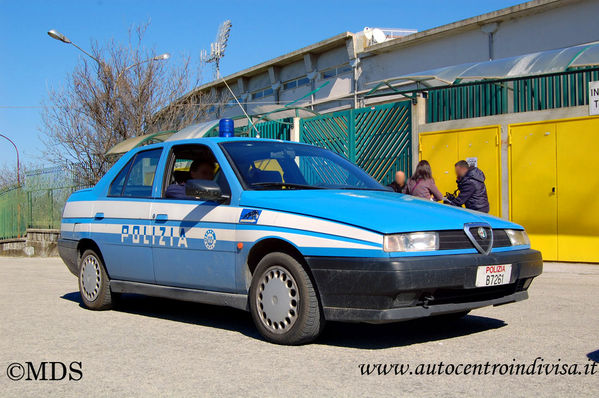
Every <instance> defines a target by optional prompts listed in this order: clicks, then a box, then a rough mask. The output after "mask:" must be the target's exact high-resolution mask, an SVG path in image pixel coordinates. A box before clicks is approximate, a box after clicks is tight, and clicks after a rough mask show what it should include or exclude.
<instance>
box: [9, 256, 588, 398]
mask: <svg viewBox="0 0 599 398" xmlns="http://www.w3.org/2000/svg"><path fill="white" fill-rule="evenodd" d="M598 291H599V266H596V265H584V264H546V266H545V273H544V274H543V275H542V276H541V277H539V278H538V279H537V280H536V281H535V282H534V283H533V285H532V287H531V288H530V295H531V298H530V299H529V300H527V301H525V302H522V303H517V304H512V305H507V306H502V307H496V308H484V309H480V310H477V311H474V312H473V313H471V315H470V316H468V317H466V318H465V319H463V320H460V321H452V322H441V321H432V320H426V321H413V322H408V323H397V324H389V325H360V324H358V325H355V324H342V323H329V324H328V325H327V329H326V330H325V333H324V335H323V336H322V337H321V338H320V339H319V340H318V341H317V342H316V343H314V344H311V345H307V346H301V347H283V346H276V345H272V344H269V343H266V342H264V341H263V340H262V339H261V338H260V337H259V335H258V334H257V332H256V331H255V329H254V326H253V324H252V322H251V319H250V316H249V315H248V314H246V313H244V312H242V311H237V310H233V309H226V308H219V307H212V306H207V305H200V304H192V303H182V302H177V301H172V300H165V299H153V298H144V297H141V296H135V295H127V296H125V297H124V298H123V300H122V303H121V305H120V307H119V308H118V310H113V311H105V312H93V311H88V310H86V309H84V308H82V307H81V304H80V299H79V293H78V291H77V281H76V278H75V277H74V276H72V275H71V274H70V273H69V272H68V271H67V269H66V267H65V266H64V265H63V264H62V262H61V261H60V259H57V258H50V259H41V258H33V259H24V258H6V257H4V258H1V257H0V319H1V321H0V330H1V335H0V336H1V339H0V391H2V394H1V395H2V396H40V395H42V394H44V395H46V394H47V395H50V396H77V397H81V396H90V397H93V396H106V395H108V394H112V395H123V396H142V395H148V394H151V395H161V396H183V395H186V396H189V395H193V396H197V395H199V396H221V395H235V396H240V395H243V396H363V395H368V396H374V395H385V396H415V395H418V396H458V395H463V396H494V397H496V396H510V397H520V396H531V395H533V394H534V395H537V396H565V395H567V396H596V394H597V391H599V363H597V362H599V339H598V337H599V334H598V331H599V299H598V297H597V292H598ZM537 357H540V358H541V359H538V360H537V365H538V364H558V365H560V368H559V369H562V368H561V366H562V365H567V366H568V369H572V368H570V366H571V365H572V364H578V368H577V369H579V370H584V369H583V367H584V366H585V365H586V366H587V368H590V366H591V365H592V364H595V363H597V365H595V366H597V369H596V373H595V375H518V376H509V375H503V376H502V375H499V374H496V375H455V374H452V375H446V374H443V375H416V374H412V375H409V374H407V375H395V369H401V368H399V367H397V368H396V367H393V365H392V364H408V365H409V366H410V370H412V371H413V370H414V369H417V367H418V365H419V364H431V365H432V364H438V363H439V362H440V361H442V362H443V363H444V366H445V367H447V366H449V365H454V366H457V365H458V364H463V365H466V364H477V363H478V364H484V363H486V362H489V363H490V366H492V365H493V364H507V365H509V364H514V363H523V364H530V363H533V361H534V360H535V358H537ZM27 361H29V362H32V363H34V364H38V365H39V363H40V362H42V361H47V362H52V361H55V362H63V363H65V364H66V365H67V366H69V365H70V364H71V362H81V370H80V372H81V373H82V377H81V380H78V381H69V380H68V377H65V379H64V380H62V381H41V380H37V381H36V380H30V381H27V380H24V379H21V380H19V381H11V380H10V379H9V378H8V376H7V367H8V366H9V365H10V364H11V363H14V362H17V363H21V364H25V366H26V362H27ZM360 364H371V365H373V366H377V365H376V364H391V366H390V367H389V369H393V371H392V372H391V374H389V375H386V376H385V375H370V376H368V375H361V371H360ZM507 365H506V366H507ZM74 366H75V368H77V367H78V366H79V365H76V364H75V365H74ZM362 369H364V367H363V368H362ZM372 369H380V368H374V367H373V368H372ZM420 369H421V370H422V369H424V368H423V367H422V366H421V367H420ZM429 369H430V368H429ZM437 369H438V368H437ZM462 369H463V368H462ZM498 369H499V368H498ZM506 369H507V368H506ZM17 370H18V369H17ZM560 371H561V370H560ZM377 372H378V371H377ZM59 373H60V369H59V370H58V371H57V374H59ZM375 373H376V372H375ZM71 375H72V376H73V377H74V378H78V373H77V372H74V373H73V372H71ZM47 377H49V376H47ZM57 378H59V376H57Z"/></svg>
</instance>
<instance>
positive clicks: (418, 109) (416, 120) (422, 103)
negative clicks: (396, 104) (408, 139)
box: [412, 95, 426, 170]
mask: <svg viewBox="0 0 599 398" xmlns="http://www.w3.org/2000/svg"><path fill="white" fill-rule="evenodd" d="M425 123H426V99H425V98H422V96H421V95H418V96H417V97H416V98H415V100H413V101H412V170H414V169H416V165H417V164H418V159H419V157H420V142H419V137H420V126H421V125H423V124H425Z"/></svg>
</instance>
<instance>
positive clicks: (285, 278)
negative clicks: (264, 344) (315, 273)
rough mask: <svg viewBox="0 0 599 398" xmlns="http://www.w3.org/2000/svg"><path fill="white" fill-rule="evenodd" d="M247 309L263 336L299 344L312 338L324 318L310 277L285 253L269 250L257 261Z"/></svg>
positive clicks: (319, 328)
mask: <svg viewBox="0 0 599 398" xmlns="http://www.w3.org/2000/svg"><path fill="white" fill-rule="evenodd" d="M249 300H250V311H251V313H252V318H253V320H254V324H255V325H256V327H257V328H258V331H259V332H260V334H261V335H262V336H264V338H265V339H267V340H268V341H270V342H273V343H277V344H287V345H298V344H304V343H308V342H310V341H313V340H314V339H316V338H317V337H318V335H319V334H320V332H321V331H322V328H323V327H324V317H323V314H322V310H321V308H320V303H319V301H318V296H317V294H316V290H315V289H314V285H313V284H312V281H311V279H310V276H309V275H308V273H307V272H306V270H305V269H304V267H303V266H302V265H301V264H300V263H299V262H298V261H297V260H296V259H294V258H293V257H291V256H289V255H288V254H285V253H270V254H268V255H266V256H264V258H263V259H262V260H261V261H260V263H258V266H257V267H256V270H255V271H254V277H253V279H252V285H251V287H250V297H249Z"/></svg>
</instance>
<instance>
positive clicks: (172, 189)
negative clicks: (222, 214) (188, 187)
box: [162, 144, 231, 200]
mask: <svg viewBox="0 0 599 398" xmlns="http://www.w3.org/2000/svg"><path fill="white" fill-rule="evenodd" d="M166 167H167V170H166V173H165V175H166V184H165V188H164V189H163V195H162V197H163V198H166V199H188V200H194V198H192V197H189V196H187V195H186V193H185V183H186V182H187V181H188V180H210V181H214V182H216V183H217V184H218V185H219V187H220V189H221V191H222V192H223V193H225V194H228V195H230V193H231V190H230V188H229V184H228V183H227V181H226V178H225V176H224V174H223V173H222V170H221V168H220V165H219V164H218V162H217V161H216V157H215V156H214V154H213V153H212V150H211V149H210V148H208V147H207V146H205V145H199V144H185V145H177V146H174V147H173V149H172V151H171V157H170V161H169V162H167V166H166Z"/></svg>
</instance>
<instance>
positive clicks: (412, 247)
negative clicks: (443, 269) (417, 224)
mask: <svg viewBox="0 0 599 398" xmlns="http://www.w3.org/2000/svg"><path fill="white" fill-rule="evenodd" d="M438 249H439V234H438V233H436V232H412V233H409V234H396V235H385V238H384V241H383V250H385V251H386V252H425V251H431V250H438Z"/></svg>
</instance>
